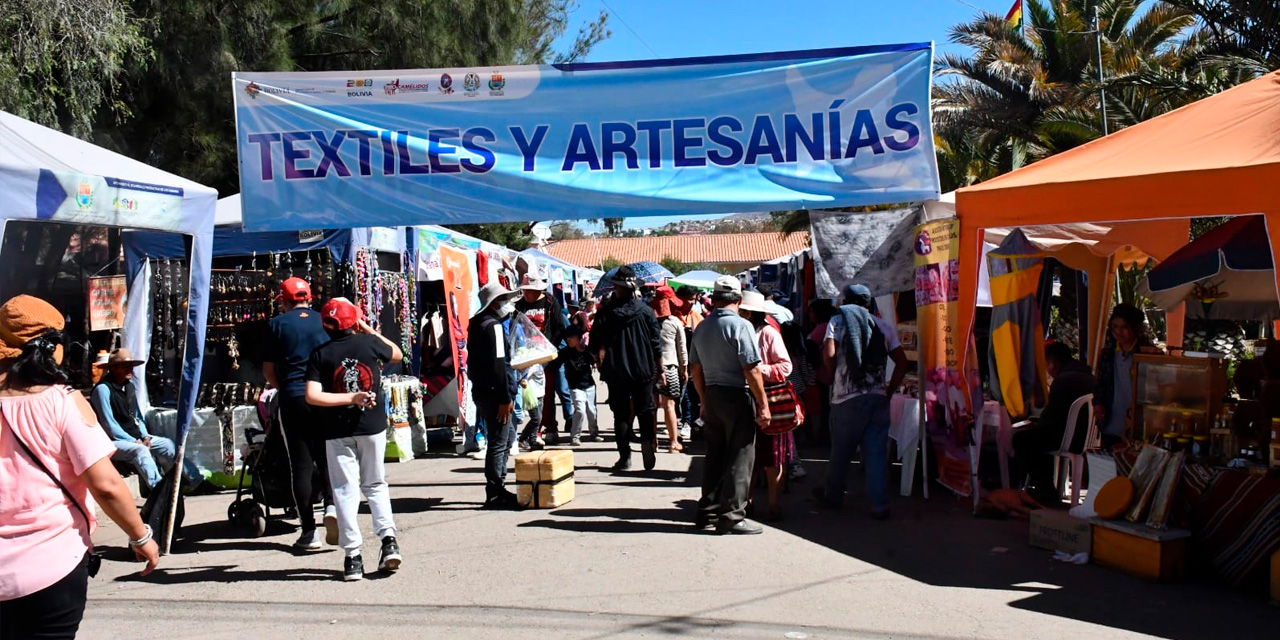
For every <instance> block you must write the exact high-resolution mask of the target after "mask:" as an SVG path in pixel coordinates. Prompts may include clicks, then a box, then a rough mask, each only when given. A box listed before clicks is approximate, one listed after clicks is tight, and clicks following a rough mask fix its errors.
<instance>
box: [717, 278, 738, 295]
mask: <svg viewBox="0 0 1280 640" xmlns="http://www.w3.org/2000/svg"><path fill="white" fill-rule="evenodd" d="M711 291H712V292H713V293H742V283H741V282H739V281H738V279H737V278H735V277H733V276H720V277H719V278H716V283H715V284H714V285H713V286H712V287H711Z"/></svg>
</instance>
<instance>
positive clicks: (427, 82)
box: [232, 43, 939, 231]
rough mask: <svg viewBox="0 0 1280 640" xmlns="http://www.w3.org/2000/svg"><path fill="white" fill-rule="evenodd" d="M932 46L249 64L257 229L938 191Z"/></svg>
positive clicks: (769, 204)
mask: <svg viewBox="0 0 1280 640" xmlns="http://www.w3.org/2000/svg"><path fill="white" fill-rule="evenodd" d="M932 54H933V46H932V45H931V44H929V43H919V44H902V45H883V46H869V47H852V48H843V49H822V50H813V51H795V52H781V53H767V54H760V55H742V56H720V57H711V58H685V59H677V60H657V61H642V62H619V63H598V64H566V65H544V66H516V67H486V68H472V69H456V68H455V69H435V70H417V71H396V72H388V71H361V72H312V73H287V72H263V73H258V72H242V73H237V74H235V75H234V77H233V81H232V82H233V87H234V95H235V107H236V116H237V149H238V151H239V156H240V163H239V165H240V184H241V189H242V197H243V199H244V212H245V215H244V225H245V228H246V229H249V230H252V231H268V230H288V229H297V228H299V227H307V228H342V227H356V226H364V224H367V221H368V219H369V216H370V215H376V217H377V218H378V220H379V222H380V223H382V224H392V225H406V226H407V225H415V226H416V225H422V224H457V223H477V222H488V223H492V222H501V221H535V220H549V219H567V218H594V217H599V216H600V215H611V216H666V215H681V214H715V213H734V212H742V211H777V210H787V209H818V208H835V207H848V206H866V205H878V204H886V203H893V202H914V201H920V200H928V199H935V198H937V197H938V190H939V183H938V173H937V165H936V160H935V158H934V147H933V133H932V126H931V123H930V117H929V113H930V111H929V108H930V103H929V87H930V71H931V62H932ZM352 78H357V79H355V80H353V79H352ZM455 79H456V80H455ZM473 80H474V82H473ZM486 80H487V82H486ZM672 96H679V97H680V98H679V100H672ZM602 212H604V213H603V214H602Z"/></svg>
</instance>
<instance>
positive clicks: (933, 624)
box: [81, 407, 1280, 640]
mask: <svg viewBox="0 0 1280 640" xmlns="http://www.w3.org/2000/svg"><path fill="white" fill-rule="evenodd" d="M601 408H602V409H604V407H601ZM602 413H604V414H605V415H603V416H602V419H603V420H608V417H607V411H604V412H602ZM606 424H607V422H606ZM612 448H613V444H612V442H609V443H605V444H594V445H588V446H586V447H584V448H583V449H580V450H578V451H577V452H576V457H577V463H578V473H577V493H578V498H577V499H576V500H575V501H574V502H572V503H570V504H569V505H566V506H565V507H562V508H560V509H556V510H552V511H524V512H488V511H480V510H477V507H478V506H479V503H480V501H481V498H482V497H483V495H484V488H483V482H484V478H483V475H482V472H481V463H480V462H477V461H473V460H469V459H463V458H458V457H457V456H452V455H441V456H432V457H428V458H425V459H421V460H415V461H412V462H407V463H401V464H391V465H388V466H389V469H388V475H389V477H390V480H391V483H392V496H393V503H394V508H395V511H396V514H397V515H396V517H397V523H398V525H399V527H400V541H401V545H402V547H403V550H404V553H405V565H404V567H403V569H402V570H401V571H400V572H399V573H397V574H395V575H393V576H381V575H377V574H374V575H371V576H370V578H371V579H368V580H365V581H363V582H360V583H343V582H341V581H339V579H338V572H339V570H340V568H341V557H340V555H339V553H338V552H337V551H336V550H327V551H326V552H324V553H319V554H314V555H307V556H296V555H294V554H293V553H292V552H291V550H290V548H289V545H290V544H291V543H292V542H293V541H294V539H295V537H296V533H294V531H293V529H292V527H290V526H288V525H287V524H286V523H285V522H275V523H273V524H272V526H271V527H270V528H269V530H268V533H267V535H266V536H265V537H263V538H259V539H245V538H244V537H243V535H244V534H243V533H242V532H241V531H238V530H237V529H236V528H235V527H233V526H231V525H229V524H227V523H226V519H225V518H226V516H225V511H226V507H227V504H228V503H229V502H230V501H231V496H230V495H229V494H223V495H219V496H208V497H201V498H193V499H190V500H188V501H187V516H186V528H185V534H186V536H188V538H189V539H190V540H191V541H190V542H178V543H177V545H176V546H175V549H174V551H175V554H174V555H171V556H168V557H166V558H164V559H163V563H162V567H163V569H162V570H161V571H158V572H157V573H156V574H153V575H152V576H151V577H149V578H146V579H139V578H137V577H136V571H137V565H135V564H131V563H125V562H106V563H104V568H103V571H102V573H101V574H100V575H99V576H98V578H96V579H94V580H93V581H91V585H90V591H89V599H90V601H89V608H88V611H87V613H86V616H85V622H84V625H83V626H82V627H81V634H82V637H85V638H130V639H133V638H164V639H165V640H176V639H178V638H206V637H223V638H230V637H236V638H266V637H276V638H295V637H303V636H308V637H337V638H347V637H350V638H365V639H367V638H395V637H403V638H410V637H412V638H449V637H459V638H517V637H535V634H537V637H544V638H613V637H669V636H672V635H681V636H688V637H716V638H806V637H807V638H1007V639H1009V640H1026V639H1027V638H1036V639H1050V638H1063V639H1071V640H1077V639H1080V638H1090V639H1102V638H1134V637H1149V636H1155V637H1164V638H1174V639H1178V640H1199V639H1206V640H1207V639H1220V638H1232V639H1235V640H1243V639H1248V638H1275V637H1276V635H1275V634H1276V633H1277V632H1276V629H1277V628H1278V627H1280V609H1277V608H1275V607H1271V606H1269V605H1267V604H1265V603H1264V602H1262V601H1261V600H1260V599H1259V598H1256V597H1251V596H1247V595H1241V594H1237V593H1233V592H1230V591H1228V590H1226V589H1225V588H1222V587H1219V586H1217V585H1213V584H1203V583H1194V582H1193V583H1185V584H1180V585H1161V584H1153V583H1148V582H1145V581H1142V580H1138V579H1134V578H1130V577H1127V576H1125V575H1122V574H1119V573H1116V572H1113V571H1110V570H1107V569H1103V568H1100V567H1096V566H1074V565H1062V564H1056V563H1054V562H1052V561H1051V560H1050V554H1049V553H1048V552H1045V551H1041V550H1037V549H1032V548H1030V547H1029V546H1028V545H1027V542H1026V541H1027V524H1026V523H1025V522H992V521H986V520H976V519H974V518H973V517H971V516H970V515H968V512H967V509H966V506H965V503H964V502H963V501H957V500H954V499H951V498H947V497H939V496H938V494H937V492H935V494H934V497H933V498H932V499H931V500H928V501H926V500H923V499H921V498H919V497H913V498H897V497H896V496H895V502H894V504H893V510H894V519H892V520H890V521H888V522H874V521H872V520H870V519H869V518H868V517H866V515H865V514H864V513H863V512H862V509H861V508H860V507H861V506H862V505H860V504H859V503H858V501H854V502H853V504H851V505H850V506H849V507H848V508H846V509H845V510H843V511H840V512H835V513H832V512H819V511H817V510H816V509H814V507H813V505H812V504H811V503H810V502H808V501H807V500H806V499H805V498H806V496H807V495H808V493H809V486H812V485H813V483H814V482H816V480H817V478H818V477H821V473H822V463H821V462H820V461H810V462H809V463H808V467H809V469H810V471H811V472H814V474H815V475H814V476H812V477H811V478H810V479H809V480H808V481H806V482H805V483H803V484H797V485H795V486H794V488H793V491H792V492H791V493H790V494H789V495H788V496H786V507H785V508H786V514H787V519H786V520H785V521H784V522H782V523H780V524H779V525H777V526H771V527H768V528H767V529H766V531H765V533H764V535H760V536H749V537H716V536H710V535H704V534H697V533H694V532H693V530H692V528H691V527H690V526H689V524H688V523H689V522H690V520H691V518H692V506H693V503H694V500H695V499H696V498H697V495H698V490H697V489H696V487H695V485H696V484H697V481H698V474H699V473H700V468H701V464H700V463H701V458H700V457H699V456H696V455H672V454H660V455H659V468H658V469H657V470H655V471H654V472H652V473H643V472H640V473H633V474H630V475H626V476H616V475H612V474H610V473H608V472H607V471H606V469H607V467H608V466H609V465H611V464H612V463H613V462H614V461H615V460H616V453H614V452H613V451H612ZM815 453H816V452H815ZM636 461H637V462H639V455H638V453H637V455H636ZM855 471H857V468H856V467H855ZM895 492H896V489H895ZM364 518H365V523H364V524H365V526H366V527H368V526H369V525H368V520H367V518H368V516H364ZM366 535H367V536H368V537H369V538H372V536H371V535H370V534H368V533H367V532H366ZM96 539H97V541H98V543H99V545H103V546H106V547H109V549H108V551H109V558H116V559H121V558H123V557H125V556H126V555H127V552H126V551H125V550H124V549H123V548H122V547H123V546H124V536H123V535H122V533H121V532H120V531H119V530H118V529H116V528H115V527H114V525H111V524H110V523H107V524H105V525H104V526H103V527H102V528H101V530H100V531H99V533H98V534H97V536H96ZM376 555H377V547H376V543H375V542H374V541H372V540H366V551H365V557H366V566H367V568H370V569H372V568H373V563H374V559H375V558H376Z"/></svg>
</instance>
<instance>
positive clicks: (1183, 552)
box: [1090, 518, 1191, 580]
mask: <svg viewBox="0 0 1280 640" xmlns="http://www.w3.org/2000/svg"><path fill="white" fill-rule="evenodd" d="M1090 520H1091V521H1092V522H1093V560H1094V562H1097V563H1098V564H1100V565H1103V566H1106V567H1111V568H1113V569H1119V570H1121V571H1123V572H1125V573H1128V574H1130V575H1134V576H1138V577H1139V578H1149V579H1151V580H1178V579H1180V578H1182V576H1183V575H1184V574H1185V573H1186V557H1187V540H1188V539H1189V538H1190V537H1191V532H1190V531H1187V530H1186V529H1166V530H1157V529H1151V528H1149V527H1146V526H1144V525H1140V524H1134V523H1132V522H1127V521H1124V520H1110V521H1108V520H1100V519H1097V518H1091V519H1090Z"/></svg>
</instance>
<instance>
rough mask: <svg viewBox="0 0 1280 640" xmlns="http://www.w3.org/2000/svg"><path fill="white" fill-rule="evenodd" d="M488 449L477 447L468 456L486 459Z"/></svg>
mask: <svg viewBox="0 0 1280 640" xmlns="http://www.w3.org/2000/svg"><path fill="white" fill-rule="evenodd" d="M486 451H487V450H486V449H476V450H475V451H472V452H471V453H468V454H467V457H468V458H471V459H472V460H484V456H485V453H486Z"/></svg>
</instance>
